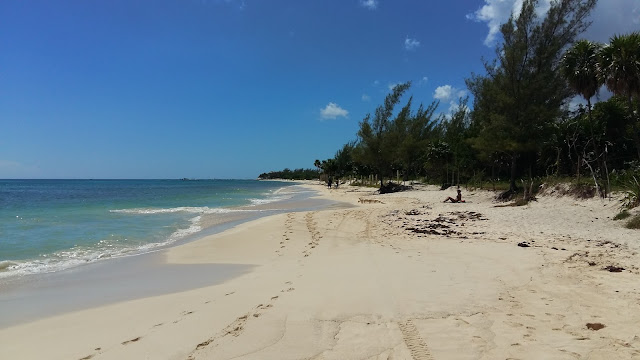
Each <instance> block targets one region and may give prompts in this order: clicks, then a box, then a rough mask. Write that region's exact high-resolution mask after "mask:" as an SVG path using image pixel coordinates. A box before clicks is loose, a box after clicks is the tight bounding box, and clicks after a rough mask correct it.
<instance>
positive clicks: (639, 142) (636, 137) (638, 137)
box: [627, 95, 640, 160]
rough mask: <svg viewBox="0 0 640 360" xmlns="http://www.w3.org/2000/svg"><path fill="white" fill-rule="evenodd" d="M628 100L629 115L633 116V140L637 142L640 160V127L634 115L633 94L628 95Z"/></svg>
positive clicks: (639, 158)
mask: <svg viewBox="0 0 640 360" xmlns="http://www.w3.org/2000/svg"><path fill="white" fill-rule="evenodd" d="M627 101H628V102H629V116H630V117H631V119H630V120H631V131H632V132H633V134H632V135H633V142H634V143H635V144H636V151H637V152H638V160H640V134H638V133H640V130H639V129H638V124H637V121H636V119H634V116H633V100H632V99H631V95H629V96H628V98H627Z"/></svg>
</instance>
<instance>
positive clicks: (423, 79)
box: [418, 76, 429, 85]
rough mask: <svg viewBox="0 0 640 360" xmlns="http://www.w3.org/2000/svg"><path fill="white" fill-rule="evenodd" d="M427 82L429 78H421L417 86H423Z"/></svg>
mask: <svg viewBox="0 0 640 360" xmlns="http://www.w3.org/2000/svg"><path fill="white" fill-rule="evenodd" d="M428 82H429V78H428V77H426V76H423V77H422V79H420V81H418V85H424V84H426V83H428Z"/></svg>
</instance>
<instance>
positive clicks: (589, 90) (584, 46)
mask: <svg viewBox="0 0 640 360" xmlns="http://www.w3.org/2000/svg"><path fill="white" fill-rule="evenodd" d="M601 48H602V45H601V44H598V43H595V42H591V41H589V40H580V41H578V42H576V43H575V44H574V45H573V46H572V47H571V48H570V49H569V50H567V52H566V53H565V54H564V56H563V57H562V64H561V70H562V74H563V75H564V77H565V79H567V82H568V83H569V86H570V87H571V88H572V89H573V90H574V91H576V92H577V93H578V94H580V95H581V96H582V97H583V98H584V99H585V100H587V107H588V110H589V118H591V98H592V97H594V96H595V95H596V93H597V92H598V89H599V88H600V86H601V85H602V81H601V77H600V76H599V74H598V54H599V52H600V49H601Z"/></svg>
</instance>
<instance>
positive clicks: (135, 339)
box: [121, 336, 142, 345]
mask: <svg viewBox="0 0 640 360" xmlns="http://www.w3.org/2000/svg"><path fill="white" fill-rule="evenodd" d="M140 339H142V337H141V336H138V337H137V338H133V339H131V340H127V341H124V342H122V343H121V344H122V345H128V344H130V343H133V342H137V341H139V340H140Z"/></svg>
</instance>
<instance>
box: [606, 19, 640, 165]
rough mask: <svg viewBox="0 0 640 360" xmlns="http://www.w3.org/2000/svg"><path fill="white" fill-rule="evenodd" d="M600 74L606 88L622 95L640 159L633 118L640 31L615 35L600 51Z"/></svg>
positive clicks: (638, 90) (639, 83) (639, 93)
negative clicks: (625, 102)
mask: <svg viewBox="0 0 640 360" xmlns="http://www.w3.org/2000/svg"><path fill="white" fill-rule="evenodd" d="M600 74H601V76H602V79H603V81H604V83H605V84H606V85H607V88H608V89H609V90H611V91H612V92H613V93H614V94H616V95H621V96H624V97H625V98H626V99H627V102H628V105H629V114H630V117H631V122H632V124H633V139H634V141H635V143H636V149H637V151H638V158H639V159H640V134H638V124H637V122H638V119H634V118H633V117H634V115H633V114H634V111H633V98H636V99H637V98H639V97H640V32H637V31H636V32H632V33H631V34H627V35H615V36H613V37H612V38H611V39H610V40H609V44H608V45H606V46H605V47H604V48H603V49H602V51H601V52H600Z"/></svg>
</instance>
